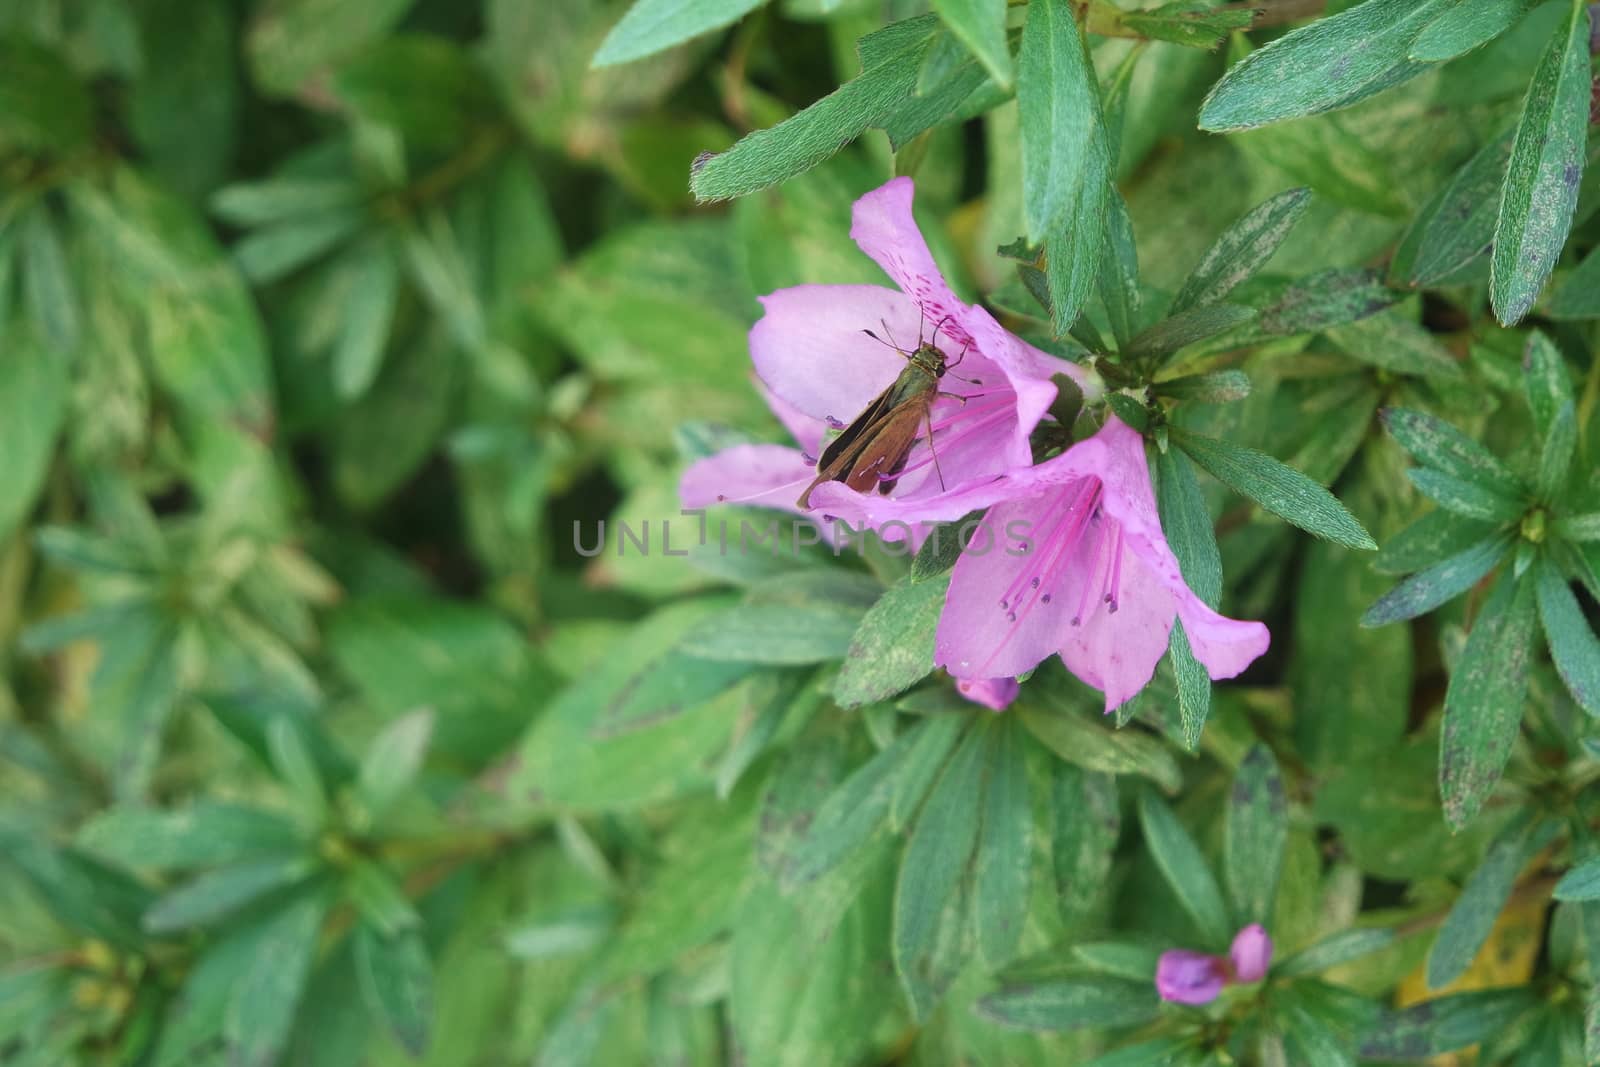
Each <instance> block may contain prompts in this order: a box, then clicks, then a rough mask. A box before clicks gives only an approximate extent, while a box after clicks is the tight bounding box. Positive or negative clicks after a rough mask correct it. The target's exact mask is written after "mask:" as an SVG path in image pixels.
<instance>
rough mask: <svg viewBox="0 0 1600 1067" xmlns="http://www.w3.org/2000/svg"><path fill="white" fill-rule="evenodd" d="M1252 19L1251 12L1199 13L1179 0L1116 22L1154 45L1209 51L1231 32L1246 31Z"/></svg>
mask: <svg viewBox="0 0 1600 1067" xmlns="http://www.w3.org/2000/svg"><path fill="white" fill-rule="evenodd" d="M1253 18H1254V15H1253V13H1252V12H1250V11H1241V10H1238V9H1233V10H1224V9H1217V10H1213V11H1197V10H1195V9H1194V7H1193V5H1191V4H1189V3H1186V2H1184V0H1177V2H1175V3H1170V4H1163V5H1161V6H1160V7H1157V8H1152V9H1149V10H1146V11H1128V12H1123V13H1120V14H1118V16H1117V21H1118V22H1120V23H1121V24H1122V25H1123V26H1125V27H1127V28H1128V29H1129V30H1132V31H1133V33H1134V34H1135V35H1137V36H1140V37H1148V38H1149V39H1150V40H1152V41H1171V42H1172V43H1173V44H1181V45H1184V46H1185V47H1188V48H1204V49H1206V50H1208V51H1209V50H1210V49H1213V48H1215V47H1217V45H1219V44H1221V43H1222V41H1223V40H1224V39H1225V38H1226V37H1227V36H1228V34H1229V33H1230V32H1232V31H1234V30H1243V29H1247V28H1248V27H1249V26H1250V23H1251V21H1252V20H1253Z"/></svg>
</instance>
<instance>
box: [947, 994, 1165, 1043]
mask: <svg viewBox="0 0 1600 1067" xmlns="http://www.w3.org/2000/svg"><path fill="white" fill-rule="evenodd" d="M1160 1008H1161V1001H1160V999H1159V998H1158V997H1157V996H1156V988H1155V984H1154V983H1152V982H1129V981H1124V980H1122V979H1118V978H1110V979H1108V978H1095V979H1092V980H1087V981H1086V980H1083V979H1071V978H1063V979H1057V980H1055V981H1041V982H1030V983H1026V984H1018V985H1007V986H1002V987H1001V988H1000V989H998V990H996V991H995V992H993V993H990V994H989V995H988V996H986V997H984V998H983V999H982V1000H980V1001H978V1014H979V1015H981V1016H983V1017H984V1018H985V1019H988V1020H990V1021H991V1022H995V1023H999V1024H1000V1025H1001V1026H1006V1027H1011V1028H1013V1029H1017V1030H1046V1031H1051V1030H1079V1029H1093V1030H1100V1029H1105V1028H1107V1027H1118V1026H1139V1025H1141V1024H1143V1023H1147V1022H1149V1021H1150V1020H1152V1019H1154V1018H1155V1017H1156V1015H1157V1014H1159V1012H1160ZM1141 1062H1154V1061H1141Z"/></svg>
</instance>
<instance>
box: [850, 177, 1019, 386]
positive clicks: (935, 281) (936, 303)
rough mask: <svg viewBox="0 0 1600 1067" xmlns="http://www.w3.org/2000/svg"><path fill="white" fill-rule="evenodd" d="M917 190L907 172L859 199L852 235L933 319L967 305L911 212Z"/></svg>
mask: <svg viewBox="0 0 1600 1067" xmlns="http://www.w3.org/2000/svg"><path fill="white" fill-rule="evenodd" d="M914 194H915V187H914V186H913V184H912V181H911V179H910V178H904V177H902V178H894V179H892V180H890V181H888V182H886V183H884V184H883V185H881V186H879V187H878V188H876V189H874V190H872V192H870V193H867V194H866V195H865V196H863V197H862V198H861V199H859V200H857V201H856V203H855V209H854V210H853V212H852V213H851V223H850V239H851V240H852V241H854V242H855V243H856V244H857V245H858V246H859V247H860V249H861V251H863V252H865V253H866V254H867V255H869V256H871V257H872V259H873V261H874V262H875V263H877V264H878V266H880V267H882V268H883V271H884V273H885V274H887V275H888V276H889V277H891V278H893V279H894V283H895V284H896V285H898V286H899V287H900V289H901V291H902V292H904V293H905V294H906V295H907V296H909V297H911V298H912V299H913V300H915V301H916V302H917V304H918V306H920V307H921V308H922V310H923V311H924V312H925V313H926V314H927V316H928V318H929V319H931V320H932V321H934V322H939V321H940V320H942V319H944V318H945V317H946V316H949V317H950V318H952V319H953V318H955V317H956V314H957V312H958V311H959V310H961V309H963V308H964V307H965V305H964V304H962V303H961V301H959V300H957V299H956V296H955V294H954V293H952V292H951V291H950V286H949V285H947V284H946V283H945V280H944V274H943V272H942V271H940V270H939V265H938V264H937V263H935V262H934V261H933V253H931V252H929V251H928V242H927V241H925V240H923V237H922V231H921V230H920V229H918V228H917V221H916V219H914V218H912V216H911V200H912V197H913V195H914ZM974 340H977V339H976V338H974ZM992 354H993V353H991V355H992Z"/></svg>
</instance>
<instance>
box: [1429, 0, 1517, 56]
mask: <svg viewBox="0 0 1600 1067" xmlns="http://www.w3.org/2000/svg"><path fill="white" fill-rule="evenodd" d="M1532 2H1533V0H1472V2H1470V3H1462V4H1457V5H1456V6H1454V7H1452V8H1448V9H1447V10H1445V11H1444V12H1443V13H1441V14H1440V15H1439V17H1438V18H1436V19H1434V20H1433V21H1432V22H1430V23H1428V25H1427V26H1425V27H1423V30H1422V32H1421V33H1419V34H1418V35H1417V39H1416V40H1415V41H1412V42H1411V58H1412V59H1415V60H1417V61H1418V62H1422V63H1441V62H1443V61H1444V60H1447V59H1454V58H1455V57H1456V56H1459V55H1463V54H1465V53H1467V52H1470V51H1472V50H1473V49H1474V48H1481V47H1483V46H1484V45H1486V44H1488V43H1489V42H1490V41H1492V40H1494V39H1495V38H1496V37H1498V36H1500V35H1501V34H1502V33H1504V32H1505V31H1506V30H1508V29H1510V28H1511V27H1512V26H1513V25H1514V24H1515V23H1516V21H1517V19H1519V18H1521V17H1522V14H1523V12H1525V11H1527V10H1528V8H1529V6H1530V5H1531V3H1532Z"/></svg>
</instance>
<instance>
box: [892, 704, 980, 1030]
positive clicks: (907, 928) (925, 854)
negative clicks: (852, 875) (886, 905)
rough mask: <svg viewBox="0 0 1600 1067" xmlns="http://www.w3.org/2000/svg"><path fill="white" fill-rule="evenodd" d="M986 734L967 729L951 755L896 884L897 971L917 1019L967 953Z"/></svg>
mask: <svg viewBox="0 0 1600 1067" xmlns="http://www.w3.org/2000/svg"><path fill="white" fill-rule="evenodd" d="M986 734H987V731H984V730H974V731H972V732H970V733H969V734H968V735H967V738H966V740H965V741H963V742H962V744H961V747H960V748H959V749H957V750H956V754H955V755H954V756H952V757H951V759H950V763H949V765H948V766H947V767H945V770H944V773H943V774H942V775H941V776H940V777H939V781H938V782H937V784H935V785H934V787H933V791H932V792H931V793H930V794H929V795H928V800H927V803H925V804H924V805H923V807H922V814H921V815H920V817H919V818H918V819H917V825H916V829H914V830H913V831H912V834H911V840H910V841H909V842H907V844H906V851H905V857H904V859H902V860H901V863H900V875H899V879H898V881H897V882H896V883H895V894H894V935H893V946H894V966H895V972H896V973H897V974H898V975H899V977H900V985H901V988H903V989H904V990H905V994H906V999H907V1000H908V1001H909V1002H910V1006H911V1014H912V1016H913V1017H914V1018H916V1019H919V1020H920V1019H926V1018H927V1017H928V1016H929V1015H930V1014H931V1013H932V1011H933V1009H934V1007H935V1006H936V1005H937V1004H938V1002H939V999H940V998H941V997H942V996H943V994H944V990H945V988H946V987H947V986H948V985H949V984H950V982H951V981H952V980H953V979H954V978H955V974H956V972H957V971H958V970H959V969H960V966H961V964H962V963H963V962H964V960H965V956H966V951H965V946H964V944H963V942H964V940H965V938H966V935H967V912H968V907H967V903H968V902H967V897H968V894H969V893H970V892H971V890H970V887H969V885H968V883H969V881H970V879H971V876H972V865H973V858H974V855H975V853H976V850H977V845H978V832H979V828H980V827H981V825H982V811H983V808H982V807H981V806H980V804H979V803H976V802H975V798H977V797H979V796H980V795H981V793H982V790H983V771H984V762H985V760H984V755H985V749H986V747H987V745H986V736H985V735H986Z"/></svg>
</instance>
